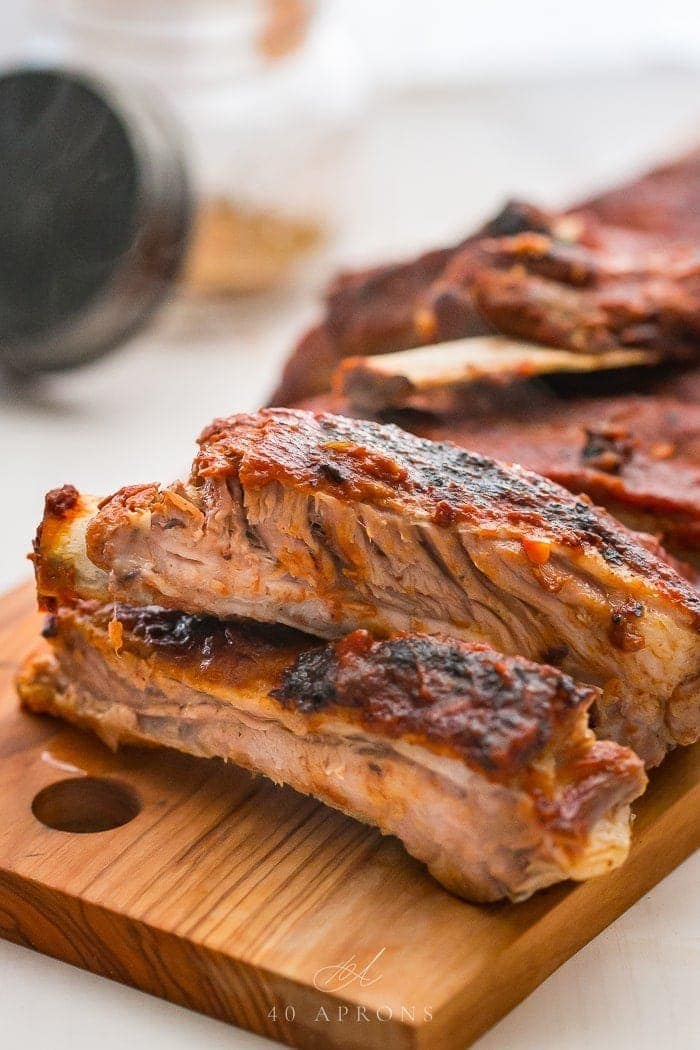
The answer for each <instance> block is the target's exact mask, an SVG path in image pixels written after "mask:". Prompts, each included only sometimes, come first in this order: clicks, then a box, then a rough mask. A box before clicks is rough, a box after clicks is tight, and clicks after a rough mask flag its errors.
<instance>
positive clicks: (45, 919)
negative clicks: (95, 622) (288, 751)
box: [0, 587, 700, 1050]
mask: <svg viewBox="0 0 700 1050" xmlns="http://www.w3.org/2000/svg"><path fill="white" fill-rule="evenodd" d="M39 625H40V619H39V617H38V616H37V615H36V614H35V613H34V612H33V593H32V590H31V589H30V588H29V587H26V588H22V589H20V590H18V591H15V592H13V593H12V594H9V595H7V596H6V597H4V598H3V599H0V758H1V760H0V935H2V936H3V937H5V938H7V939H8V940H12V941H16V942H17V943H19V944H24V945H27V946H28V947H32V948H35V949H37V950H38V951H41V952H45V953H46V954H48V955H53V956H56V957H57V958H59V959H64V960H66V961H67V962H70V963H73V964H75V965H76V966H82V967H84V968H85V969H88V970H92V971H93V972H94V973H99V974H103V975H104V976H106V977H111V978H113V979H115V980H118V981H123V982H124V983H126V984H131V985H135V986H136V987H138V988H141V989H143V990H144V991H147V992H151V993H153V994H154V995H159V996H162V997H164V998H166V999H170V1000H171V1001H172V1002H175V1003H179V1004H181V1005H183V1006H189V1007H191V1008H192V1009H195V1010H201V1011H203V1012H205V1013H207V1014H211V1015H212V1016H214V1017H218V1018H221V1019H223V1020H227V1021H231V1022H232V1023H234V1024H236V1025H240V1026H241V1027H243V1028H248V1029H250V1030H252V1031H254V1032H259V1033H261V1034H263V1035H267V1036H270V1037H272V1038H275V1039H278V1040H280V1041H281V1042H284V1043H287V1044H289V1045H290V1046H296V1047H310V1048H311V1047H313V1048H316V1047H342V1048H344V1050H349V1048H360V1047H361V1048H363V1050H366V1048H370V1050H371V1048H380V1047H382V1048H387V1047H388V1048H398V1047H425V1048H428V1047H429V1048H433V1050H434V1048H440V1050H442V1048H444V1050H450V1048H455V1050H457V1048H460V1050H461V1048H464V1047H466V1046H467V1045H468V1044H469V1043H470V1042H471V1041H472V1040H473V1039H475V1038H476V1037H477V1036H478V1035H479V1034H480V1033H481V1032H483V1031H484V1030H485V1029H486V1028H488V1027H489V1026H490V1025H492V1024H493V1023H494V1022H495V1021H497V1020H498V1019H499V1018H500V1017H502V1016H503V1014H505V1013H506V1012H507V1011H508V1010H510V1009H511V1008H512V1007H513V1006H514V1005H515V1004H516V1003H518V1002H519V1001H520V1000H521V999H523V998H524V997H525V996H526V995H528V993H529V992H531V991H532V990H533V989H534V988H535V987H536V986H537V985H538V984H539V983H540V982H541V981H543V980H544V979H545V978H546V977H547V976H548V975H549V974H550V973H551V972H552V971H553V970H554V969H556V967H558V966H559V965H560V964H561V963H562V962H564V960H565V959H568V958H569V956H571V955H572V954H573V953H574V952H575V951H577V950H578V949H579V948H580V947H581V946H582V945H583V944H585V943H586V942H587V941H588V940H590V939H591V938H592V937H594V936H595V935H596V934H597V933H598V932H599V931H600V930H602V929H603V928H604V927H605V926H607V925H608V923H610V922H611V921H612V920H613V919H614V918H615V917H616V916H618V915H619V914H620V913H621V912H623V911H624V910H625V909H626V908H628V907H629V906H630V905H631V904H632V903H633V902H634V901H636V900H637V898H638V897H640V896H641V895H642V894H643V893H645V892H646V891H647V890H649V889H650V887H651V886H653V885H654V884H655V883H656V882H658V881H659V880H660V879H661V878H663V876H664V875H666V874H667V873H668V872H669V871H671V869H672V868H674V867H675V866H676V865H677V864H679V863H680V862H681V861H682V860H683V859H684V858H685V857H687V856H688V854H689V853H690V852H691V851H692V850H693V849H695V848H697V846H698V844H699V842H700V750H699V749H698V747H695V748H692V749H685V750H682V751H678V752H676V753H674V754H673V755H671V756H670V758H669V760H668V761H667V762H666V763H665V764H664V766H663V767H662V768H661V769H659V770H656V771H655V772H654V773H653V775H652V782H651V785H650V787H649V790H648V791H647V793H646V795H645V796H644V798H643V799H641V800H640V802H639V803H638V805H637V807H636V813H637V820H636V823H635V828H634V846H633V849H632V853H631V856H630V858H629V860H628V862H627V864H626V865H625V866H624V867H623V868H622V869H620V870H618V871H616V872H614V873H613V874H612V875H608V876H606V877H604V878H601V879H594V880H593V881H591V882H588V883H585V884H583V885H577V886H559V887H555V888H553V889H551V890H549V891H547V892H545V893H542V894H539V895H537V896H536V897H535V898H534V899H532V900H530V901H528V902H526V903H525V904H520V905H508V904H499V905H489V906H473V905H470V904H465V903H464V902H462V901H459V900H458V899H457V898H455V897H452V896H450V894H449V893H447V892H446V891H444V890H443V889H441V888H440V886H438V885H437V883H435V882H434V881H433V880H432V879H431V878H430V877H429V876H428V875H427V874H426V872H425V870H424V869H423V868H422V867H421V865H420V864H418V863H417V862H415V861H413V860H412V859H411V858H409V857H408V856H407V855H406V853H405V852H404V851H403V849H402V847H401V846H400V844H399V843H398V842H397V841H396V840H395V839H392V838H382V836H381V835H379V834H378V833H377V832H374V831H372V830H370V829H368V828H365V827H364V826H362V825H361V824H358V823H356V822H355V821H353V820H350V819H348V818H346V817H343V816H341V815H340V814H338V813H335V812H334V811H333V810H330V809H327V808H326V807H324V806H322V805H320V804H319V803H316V802H313V801H311V800H310V799H307V798H304V797H303V796H301V795H297V794H296V793H295V792H293V791H290V790H287V789H279V788H276V787H274V786H273V785H272V784H270V783H268V782H267V781H265V780H263V779H256V778H254V777H252V776H250V775H248V774H247V773H245V772H242V771H240V770H237V769H235V768H231V767H228V768H227V767H226V766H225V765H224V764H223V763H218V762H215V761H210V762H208V761H203V760H196V759H189V758H187V757H186V756H183V755H178V754H176V753H174V752H173V753H170V752H160V751H153V752H149V751H137V750H128V751H125V752H123V753H121V754H119V755H113V754H112V753H111V752H109V751H108V750H107V749H106V748H105V747H103V746H102V745H101V744H100V743H98V742H97V741H96V740H94V739H92V738H91V737H90V736H88V735H85V734H83V733H81V732H79V731H77V730H73V729H70V728H67V727H65V726H64V725H62V724H61V723H59V722H55V721H53V720H51V719H49V718H38V717H35V716H30V715H27V714H23V713H21V712H20V711H19V710H18V708H17V703H16V699H15V696H14V692H13V684H12V683H13V677H14V675H15V672H16V669H17V666H18V664H19V661H20V660H21V659H22V657H23V656H24V655H25V653H27V652H28V651H29V650H30V649H32V648H33V647H35V646H36V645H37V633H38V629H39ZM73 778H80V781H79V783H78V784H77V785H71V784H68V785H66V784H65V783H63V784H62V785H61V787H59V788H53V787H52V785H55V784H58V783H59V782H64V781H68V780H71V779H73ZM96 778H103V779H104V778H106V780H107V783H106V784H105V783H103V779H96ZM43 789H48V790H47V791H45V792H44V794H43V795H42V797H41V798H40V799H39V801H38V802H36V803H35V802H34V800H35V799H36V798H37V795H38V794H39V792H41V791H42V790H43ZM135 799H137V802H136V804H135V803H134V800H135ZM33 804H34V806H35V808H36V809H37V811H38V812H39V814H40V815H41V816H42V817H43V818H44V819H45V820H46V819H48V820H50V821H51V822H52V823H54V824H55V823H59V824H63V825H66V824H68V825H71V826H73V825H74V824H75V825H78V826H80V827H82V828H84V827H86V826H91V827H94V826H96V825H99V824H100V822H103V823H115V822H116V821H118V820H120V819H126V818H128V817H133V819H130V820H128V821H127V823H124V824H122V826H119V827H115V828H113V829H112V830H103V831H100V832H93V833H78V832H75V831H62V830H55V829H53V828H49V827H47V826H45V825H44V824H43V823H42V822H41V821H40V820H39V819H37V817H35V816H34V814H33V811H32V806H33ZM136 810H138V813H137V815H135V816H134V815H133V814H134V812H135V811H136ZM36 997H37V1001H39V1000H40V999H41V988H37V989H36Z"/></svg>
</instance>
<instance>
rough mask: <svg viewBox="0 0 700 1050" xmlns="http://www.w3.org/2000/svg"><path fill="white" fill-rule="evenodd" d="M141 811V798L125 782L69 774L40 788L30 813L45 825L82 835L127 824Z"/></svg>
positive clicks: (56, 829)
mask: <svg viewBox="0 0 700 1050" xmlns="http://www.w3.org/2000/svg"><path fill="white" fill-rule="evenodd" d="M140 812H141V800H140V799H139V797H138V795H137V794H136V792H135V791H134V789H133V788H131V787H129V785H128V784H122V783H121V781H119V780H109V779H107V778H106V777H70V778H69V779H68V780H59V781H57V782H56V783H55V784H49V786H48V787H45V788H43V789H42V790H41V791H40V792H39V794H38V795H36V796H35V798H34V801H33V802H32V813H33V814H34V816H35V817H36V819H37V820H40V821H41V823H42V824H45V825H46V827H47V828H53V829H54V830H55V831H72V832H74V833H75V834H79V835H86V834H92V833H94V832H96V831H110V830H111V829H112V828H120V827H121V826H122V825H123V824H128V823H129V821H130V820H133V819H134V817H136V816H138V814H139V813H140Z"/></svg>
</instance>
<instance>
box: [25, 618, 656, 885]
mask: <svg viewBox="0 0 700 1050" xmlns="http://www.w3.org/2000/svg"><path fill="white" fill-rule="evenodd" d="M115 628H116V631H115ZM115 633H118V635H119V649H118V652H115V648H114V640H115ZM46 634H47V635H48V638H49V641H50V644H51V647H52V655H42V656H39V657H37V658H35V659H34V660H32V661H31V662H30V663H29V664H28V665H27V666H26V668H25V670H24V672H23V674H22V676H21V678H20V683H19V689H20V695H21V697H22V699H23V702H24V703H25V705H26V706H28V707H29V708H31V709H32V710H34V711H38V712H41V711H47V712H49V713H51V714H57V715H60V716H61V717H63V718H66V719H68V720H69V721H73V722H75V723H77V724H78V725H82V726H85V727H87V728H90V729H92V730H94V731H95V732H97V733H98V734H99V735H100V736H101V737H103V739H105V740H106V741H107V742H108V743H109V744H110V745H111V746H116V745H117V744H118V743H120V742H124V743H148V744H161V745H167V746H169V747H175V748H177V749H179V750H181V751H186V752H189V753H190V754H194V755H201V756H206V757H212V756H218V757H221V758H224V759H231V760H232V761H234V762H236V763H238V764H239V765H242V766H244V767H247V768H248V769H252V770H255V771H258V772H262V773H264V774H266V775H267V776H268V777H271V778H272V779H273V780H275V781H277V782H278V783H286V784H290V785H291V786H292V787H294V788H296V789H297V790H299V791H302V792H304V793H306V794H310V795H314V796H315V797H316V798H319V799H321V800H322V801H324V802H327V803H328V804H329V805H331V806H334V807H335V808H336V809H340V810H342V811H343V812H345V813H348V814H350V815H351V816H354V817H357V818H358V819H360V820H362V821H365V822H366V823H369V824H373V825H376V826H378V827H379V828H381V830H382V831H383V832H385V833H391V834H395V835H397V836H398V837H399V838H400V839H401V840H402V842H403V843H404V844H405V846H406V848H407V850H408V851H409V852H410V853H412V854H413V855H414V856H415V857H417V858H419V859H420V860H422V861H424V862H425V863H426V864H427V865H428V868H429V869H430V871H431V872H432V873H433V875H434V876H435V877H436V878H437V879H438V880H439V881H440V882H442V883H443V884H444V885H445V886H447V887H448V888H449V889H451V890H453V891H454V892H455V893H458V894H460V895H461V896H464V897H468V898H469V899H471V900H481V901H486V900H497V899H499V898H500V897H509V898H511V899H512V900H521V899H523V898H525V897H528V896H529V895H530V894H531V893H533V892H534V891H535V890H538V889H541V888H543V887H545V886H548V885H550V884H551V883H553V882H559V881H561V880H562V879H567V878H574V879H585V878H590V877H591V876H593V875H599V874H603V873H605V872H607V871H609V870H610V869H611V868H614V867H616V866H617V865H619V864H620V863H622V861H623V860H624V859H625V857H626V855H627V850H628V847H629V832H630V828H629V824H630V816H629V803H630V802H631V801H632V800H633V799H634V798H636V797H637V796H638V795H639V794H641V792H642V791H643V790H644V786H645V783H646V777H645V775H644V769H643V765H642V763H641V761H640V760H639V759H638V758H637V756H636V755H634V754H633V753H632V752H631V751H629V750H628V749H626V748H623V747H619V746H618V745H616V744H613V743H610V742H607V741H600V740H596V739H595V737H594V736H593V733H592V732H591V731H590V729H589V728H588V719H587V714H586V711H587V708H588V707H589V705H590V703H591V702H592V700H593V698H594V696H595V690H594V689H591V688H590V687H586V686H578V685H576V684H575V683H574V682H573V681H572V680H571V679H570V678H569V677H568V676H566V675H563V674H562V673H561V672H560V671H557V670H555V669H554V668H552V667H541V666H536V665H534V664H531V663H530V662H529V661H527V660H523V659H519V658H510V659H509V658H506V657H503V656H501V655H499V654H497V653H494V652H493V651H492V650H490V649H487V648H484V647H479V646H470V645H465V644H461V643H457V642H447V641H439V640H437V639H434V638H428V637H421V636H412V637H407V638H395V639H392V640H389V641H372V640H371V639H370V638H369V636H367V635H366V634H365V633H363V632H357V633H356V634H354V635H351V636H349V637H348V638H346V639H344V640H343V641H341V642H339V643H337V644H335V645H327V646H320V645H319V643H318V642H317V641H314V640H313V639H311V638H308V637H305V636H303V635H299V634H297V633H295V632H292V631H285V630H283V629H279V628H266V627H260V626H256V625H251V624H224V623H221V622H220V621H217V620H213V619H212V618H207V617H190V616H186V615H184V614H182V613H174V612H167V611H164V610H157V609H152V608H151V609H133V608H127V607H119V608H118V609H117V610H116V618H115V610H114V606H113V605H110V606H109V607H107V608H103V607H100V606H96V605H94V604H92V605H91V604H86V603H77V604H76V605H74V606H73V607H72V608H61V609H59V610H58V612H57V614H56V615H54V616H53V617H51V619H50V621H49V625H48V629H47V631H46Z"/></svg>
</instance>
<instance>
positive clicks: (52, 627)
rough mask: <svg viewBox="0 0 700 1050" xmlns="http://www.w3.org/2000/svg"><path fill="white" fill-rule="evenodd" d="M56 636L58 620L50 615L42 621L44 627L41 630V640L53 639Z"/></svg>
mask: <svg viewBox="0 0 700 1050" xmlns="http://www.w3.org/2000/svg"><path fill="white" fill-rule="evenodd" d="M57 634H58V619H57V618H56V617H55V616H54V615H53V613H51V614H50V615H49V616H47V617H46V619H45V620H44V626H43V627H42V629H41V637H42V638H55V637H56V635H57Z"/></svg>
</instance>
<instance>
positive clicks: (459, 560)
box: [36, 409, 700, 765]
mask: <svg viewBox="0 0 700 1050" xmlns="http://www.w3.org/2000/svg"><path fill="white" fill-rule="evenodd" d="M36 563H37V579H38V587H39V594H40V598H41V599H42V601H43V602H44V603H45V604H55V603H56V602H59V603H60V602H62V601H66V600H68V601H70V600H72V599H74V598H75V597H82V598H96V599H100V600H102V601H107V600H109V598H110V597H111V598H115V599H116V600H118V601H122V602H126V603H130V604H136V605H147V604H155V605H160V606H167V607H169V608H174V609H178V610H182V611H185V612H190V613H207V614H211V615H214V616H217V617H219V618H222V619H226V618H229V617H232V616H246V617H250V618H252V619H256V620H261V621H266V622H271V623H275V622H279V623H285V624H288V625H291V626H294V627H297V628H300V629H303V630H307V631H309V632H311V633H313V634H315V635H318V636H321V637H325V638H338V637H340V636H342V635H343V634H346V633H348V632H350V631H352V630H355V629H357V628H364V629H368V630H371V631H373V632H377V633H380V634H382V633H383V634H389V633H392V632H396V631H409V632H414V631H421V632H428V633H431V634H445V635H450V636H452V637H455V638H460V639H463V640H466V641H478V642H487V643H489V644H491V645H493V646H494V647H495V648H496V649H498V650H499V651H501V652H504V653H509V654H519V655H522V656H526V657H529V658H531V659H534V660H538V661H539V660H542V661H547V662H552V661H553V660H554V661H556V662H557V663H558V664H559V665H560V666H561V667H562V668H563V669H564V670H566V671H567V672H568V673H570V674H572V675H574V677H576V678H579V679H582V680H583V681H587V682H590V683H593V684H594V685H597V686H600V687H601V689H602V695H601V696H600V697H599V698H598V700H597V702H596V715H595V717H596V725H597V727H598V732H600V734H601V735H602V736H604V737H606V738H607V737H609V738H611V739H614V740H617V741H618V742H620V743H623V744H626V745H629V746H631V747H633V748H634V750H635V751H637V753H638V754H640V755H641V756H642V757H643V758H644V760H645V761H646V762H647V764H650V765H653V764H656V763H658V762H660V761H661V759H662V758H663V756H664V754H665V753H666V751H667V750H668V749H669V748H671V747H673V746H675V745H676V744H689V743H692V742H693V741H694V740H696V739H697V737H698V732H699V730H700V711H699V706H700V705H699V702H698V680H699V678H698V676H699V674H700V634H699V632H698V625H699V623H700V597H699V596H698V594H697V592H696V591H695V590H694V589H693V587H692V586H691V585H690V584H689V583H688V582H687V581H686V580H684V579H682V578H681V577H680V576H679V575H678V574H677V573H676V572H675V571H674V569H673V568H672V567H671V566H670V565H669V564H668V563H667V562H665V561H664V560H662V559H661V558H659V557H657V556H656V555H655V554H654V553H653V552H652V551H650V550H649V549H648V548H647V547H645V546H643V545H642V543H640V542H639V540H638V538H637V537H636V536H635V535H634V534H633V533H631V532H629V531H627V530H626V529H625V528H624V527H623V526H621V525H619V524H618V522H617V521H615V520H614V519H613V518H611V517H610V516H609V515H607V514H606V513H605V512H603V511H599V510H596V509H595V508H594V507H592V506H591V505H589V503H587V502H585V501H583V500H581V499H578V498H576V497H574V496H572V495H571V494H570V493H568V492H567V491H566V490H564V489H562V488H559V487H558V486H556V485H554V484H552V483H551V482H549V481H546V480H545V479H543V478H541V477H539V476H538V475H536V474H533V473H531V472H528V471H525V470H522V469H520V468H513V467H507V466H505V465H503V464H501V463H498V462H496V461H492V460H489V459H486V458H485V457H484V456H480V455H476V454H473V453H469V452H466V451H463V450H461V449H459V448H457V447H456V446H454V445H452V444H450V443H435V442H431V441H425V440H421V439H418V438H416V437H414V436H412V435H409V434H407V433H405V432H403V431H401V430H399V429H398V428H396V427H382V426H379V425H377V424H374V423H368V422H364V421H359V420H349V419H345V418H343V417H336V416H331V415H318V416H315V415H312V414H311V413H307V412H298V411H297V412H295V411H291V410H285V409H271V410H267V411H263V412H260V413H255V414H245V415H240V416H233V417H231V418H230V419H226V420H217V421H216V422H215V423H213V424H212V425H211V426H210V427H209V428H208V429H207V430H206V431H205V432H204V434H203V435H202V437H201V438H200V451H199V453H198V455H197V457H196V459H195V461H194V464H193V468H192V473H191V475H190V477H189V479H188V480H187V481H185V482H178V483H175V484H174V485H171V486H169V487H160V486H157V485H148V486H141V487H136V488H126V489H122V490H120V491H119V492H117V493H116V494H115V495H114V496H113V497H111V498H109V499H107V500H105V501H103V502H102V504H101V505H100V508H99V509H97V507H96V501H94V500H91V499H90V498H89V497H80V496H79V495H78V493H76V492H75V491H74V490H62V491H60V492H58V493H57V494H52V495H50V496H49V498H48V499H47V505H46V514H45V518H44V522H43V524H42V527H41V530H40V534H39V537H38V540H37V545H36Z"/></svg>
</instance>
